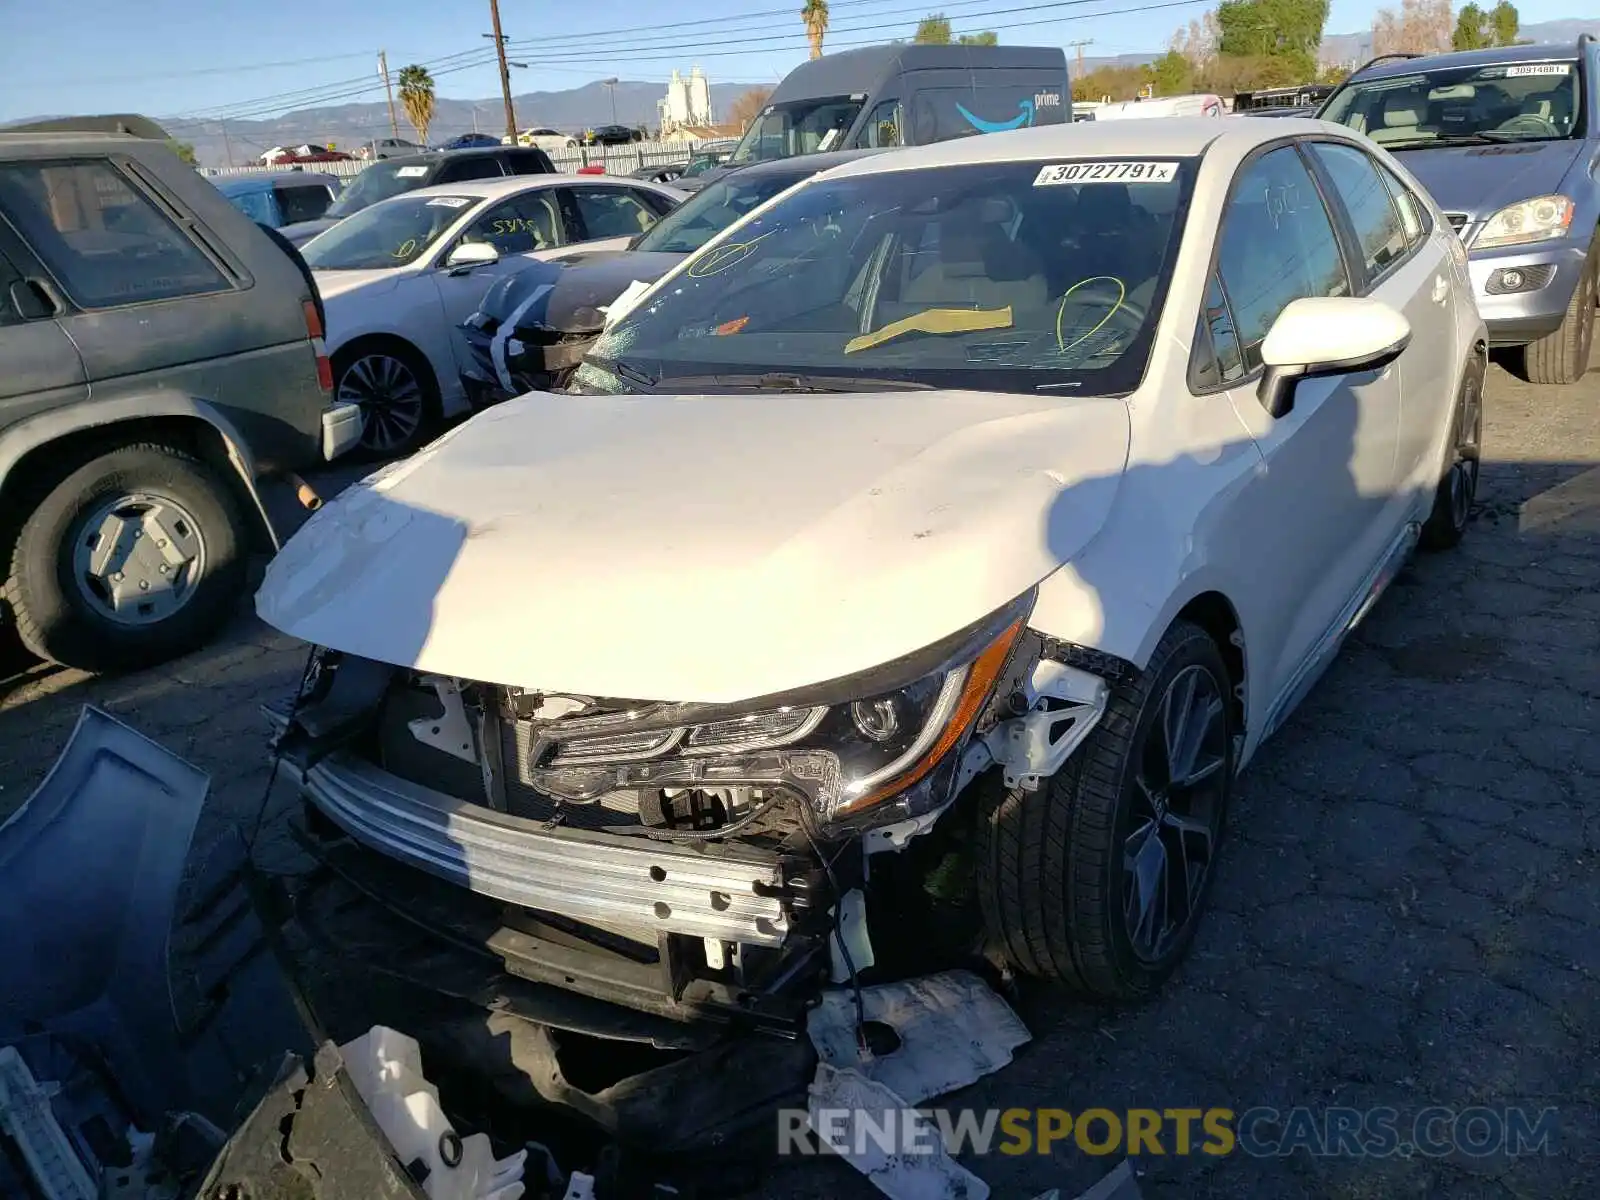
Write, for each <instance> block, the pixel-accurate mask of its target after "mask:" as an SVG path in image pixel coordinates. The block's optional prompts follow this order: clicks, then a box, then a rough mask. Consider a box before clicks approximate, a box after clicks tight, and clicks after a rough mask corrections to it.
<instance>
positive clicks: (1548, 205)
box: [1472, 196, 1573, 250]
mask: <svg viewBox="0 0 1600 1200" xmlns="http://www.w3.org/2000/svg"><path fill="white" fill-rule="evenodd" d="M1572 213H1573V203H1572V201H1571V200H1568V199H1567V198H1566V197H1565V196H1536V197H1534V198H1533V199H1532V200H1521V201H1518V202H1517V203H1516V204H1508V205H1506V206H1505V207H1504V208H1502V209H1501V210H1500V211H1499V212H1497V213H1495V214H1494V216H1492V217H1490V218H1489V219H1488V220H1487V221H1486V222H1484V226H1483V228H1482V229H1480V230H1479V231H1478V236H1477V237H1475V238H1474V239H1473V240H1472V248H1473V249H1474V250H1487V249H1489V248H1491V247H1494V246H1522V245H1526V244H1528V243H1529V242H1545V241H1549V240H1550V239H1551V238H1559V237H1566V236H1567V230H1569V229H1571V228H1572Z"/></svg>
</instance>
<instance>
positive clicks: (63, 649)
mask: <svg viewBox="0 0 1600 1200" xmlns="http://www.w3.org/2000/svg"><path fill="white" fill-rule="evenodd" d="M25 503H26V504H27V505H28V509H27V510H25V511H29V515H28V517H27V520H26V521H25V522H24V524H23V527H22V532H21V534H20V536H19V537H18V539H17V544H16V546H15V548H14V550H13V553H12V558H11V574H10V580H9V582H8V585H7V591H8V593H9V595H10V599H11V606H12V609H13V612H14V614H15V616H16V621H17V632H18V634H19V636H20V637H21V638H22V641H23V644H24V645H26V646H27V647H28V649H29V650H31V651H33V653H35V654H37V655H38V656H39V657H41V658H45V659H50V660H52V661H54V662H58V663H62V664H64V665H66V666H71V667H79V668H82V669H84V670H89V671H111V670H127V669H131V668H136V667H145V666H152V665H154V664H156V663H161V662H166V661H168V660H169V659H172V658H176V657H178V656H179V655H181V654H186V653H188V652H189V651H190V650H194V649H196V648H198V647H199V646H201V645H202V644H204V643H205V641H206V640H207V639H209V638H210V637H211V635H212V634H213V633H214V632H215V631H216V630H217V628H218V627H219V626H220V625H221V624H222V623H223V622H224V621H226V620H227V619H228V617H229V616H231V615H232V613H233V610H234V607H235V605H236V604H237V602H238V599H239V595H240V593H241V592H242V591H243V588H244V583H245V565H246V564H245V558H244V550H243V546H242V542H243V538H242V536H241V531H242V518H241V514H240V509H239V506H238V503H237V502H236V500H235V497H234V493H233V491H232V489H231V488H229V487H228V485H227V484H226V482H224V481H223V480H222V479H221V478H219V477H218V476H217V474H216V473H215V472H214V471H213V470H212V469H211V468H210V467H209V466H208V465H206V464H205V463H203V462H201V461H199V460H198V459H195V458H193V457H191V456H189V455H188V454H185V453H184V452H182V451H180V450H177V449H174V448H173V447H171V446H161V445H143V446H126V447H123V448H122V449H119V450H113V451H111V452H110V453H108V454H104V455H101V456H100V457H98V458H95V459H92V460H91V461H89V462H87V463H85V464H84V465H83V466H80V467H78V468H76V469H75V470H73V471H71V472H69V473H68V474H67V475H65V476H64V477H61V478H58V479H56V480H54V481H51V482H48V483H43V484H41V485H40V486H39V487H38V489H37V490H36V491H35V492H34V493H33V494H32V495H31V496H29V497H28V499H27V500H26V501H25Z"/></svg>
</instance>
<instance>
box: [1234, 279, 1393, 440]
mask: <svg viewBox="0 0 1600 1200" xmlns="http://www.w3.org/2000/svg"><path fill="white" fill-rule="evenodd" d="M1410 341H1411V324H1410V322H1408V321H1407V320H1406V319H1405V317H1404V316H1402V315H1401V314H1400V313H1398V312H1396V311H1395V310H1394V309H1392V308H1390V307H1389V306H1388V305H1387V304H1385V303H1383V302H1382V301H1381V300H1370V299H1358V298H1356V297H1353V296H1326V297H1323V296H1314V297H1308V298H1306V299H1304V300H1296V301H1294V302H1293V303H1291V304H1290V305H1289V306H1288V307H1287V308H1285V309H1284V310H1283V311H1282V312H1281V313H1279V314H1278V319H1277V320H1276V321H1274V322H1273V323H1272V328H1271V329H1269V330H1268V331H1267V337H1266V340H1265V341H1263V342H1262V343H1261V361H1262V364H1263V365H1264V366H1265V367H1266V372H1265V374H1263V375H1262V376H1261V384H1260V386H1259V387H1258V388H1257V389H1256V396H1257V397H1258V398H1259V399H1260V401H1261V407H1262V408H1264V409H1266V410H1267V412H1268V413H1269V414H1270V415H1272V416H1274V417H1281V416H1283V415H1285V414H1286V413H1288V412H1290V411H1291V410H1292V409H1293V408H1294V393H1295V389H1296V388H1297V387H1298V386H1299V384H1300V381H1301V380H1302V379H1312V378H1316V377H1318V376H1326V375H1353V374H1355V373H1356V372H1358V371H1376V370H1379V369H1381V368H1383V367H1386V366H1388V365H1389V364H1390V363H1392V362H1393V361H1394V360H1395V359H1397V358H1399V357H1400V354H1401V352H1402V351H1403V350H1405V348H1406V346H1407V344H1409V343H1410Z"/></svg>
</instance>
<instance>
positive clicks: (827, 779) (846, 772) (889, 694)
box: [527, 591, 1034, 824]
mask: <svg viewBox="0 0 1600 1200" xmlns="http://www.w3.org/2000/svg"><path fill="white" fill-rule="evenodd" d="M1033 600H1034V593H1033V592H1031V591H1030V592H1028V593H1027V594H1026V595H1024V596H1020V597H1018V598H1017V600H1015V601H1013V602H1012V603H1011V604H1008V605H1006V607H1005V608H1003V609H1001V610H1000V611H999V612H996V613H994V614H991V615H990V616H989V617H987V618H985V619H984V620H982V621H979V622H977V623H975V624H974V625H972V626H970V627H968V628H967V629H964V630H962V631H961V632H960V633H958V634H956V635H954V636H952V637H951V638H949V639H946V641H944V642H941V643H939V645H937V646H934V647H930V648H929V649H928V650H926V651H923V652H921V653H918V654H912V655H908V656H907V657H906V658H904V659H901V660H899V661H897V662H895V663H891V664H888V665H886V666H884V667H881V668H878V669H877V670H874V671H869V672H865V673H863V674H861V675H857V676H852V677H850V678H847V679H841V680H836V681H834V682H833V683H829V684H823V685H818V686H816V687H810V688H805V689H802V690H800V691H797V692H794V693H791V694H788V695H785V696H782V697H773V698H772V699H771V700H770V701H761V702H757V703H755V704H752V705H749V706H740V707H738V708H723V707H715V708H708V707H706V706H702V705H682V704H676V705H675V704H656V705H641V706H639V707H637V708H633V709H631V710H629V711H626V712H612V713H609V714H606V715H603V716H599V717H592V718H584V717H579V718H573V719H559V720H554V721H551V722H549V723H548V724H541V726H540V728H539V731H538V734H537V737H538V738H539V740H540V742H541V743H542V748H541V749H539V750H538V751H537V752H536V753H535V754H534V756H533V761H532V762H530V763H529V764H528V767H529V769H528V772H527V782H528V783H530V784H532V785H533V786H534V787H535V788H537V789H539V790H540V791H543V792H546V793H548V794H550V795H554V796H558V797H564V798H568V799H572V800H589V799H594V798H596V797H598V796H601V795H603V794H605V793H608V792H612V791H621V790H626V789H630V788H640V787H647V788H648V787H657V788H662V787H665V788H673V787H689V788H693V787H713V786H728V785H734V784H751V785H779V786H782V787H784V788H787V789H788V790H791V791H793V792H798V793H800V794H802V795H803V796H804V797H805V798H806V801H807V802H808V803H809V804H810V806H811V808H812V810H813V811H814V812H815V814H816V815H817V817H818V818H820V819H821V820H823V821H834V820H845V819H851V820H854V819H856V818H857V817H859V816H861V815H862V814H866V813H871V815H870V816H866V817H864V818H863V819H864V820H866V821H867V823H869V824H873V823H877V822H878V821H880V820H881V821H893V820H899V819H901V818H902V816H904V815H909V814H904V813H900V812H898V811H896V810H897V809H899V808H900V807H902V806H898V805H886V804H884V802H885V801H888V800H891V799H894V798H896V797H902V796H905V795H906V793H908V792H909V791H911V790H912V789H915V788H916V787H917V785H918V784H920V783H922V782H923V781H924V780H927V779H928V778H929V776H930V775H933V774H934V772H935V771H936V770H937V769H938V768H939V767H941V766H942V765H944V764H946V763H947V762H950V761H952V751H954V750H956V749H957V748H958V747H959V746H961V744H962V743H963V742H964V741H965V739H966V737H967V735H968V734H969V733H970V732H971V730H972V727H973V724H974V722H975V721H976V720H977V718H978V716H979V714H980V713H981V712H982V711H983V709H984V706H985V705H986V704H987V703H988V701H989V699H990V697H991V696H992V695H993V693H994V690H995V687H996V685H997V683H998V682H999V681H1000V680H1001V678H1002V677H1003V675H1004V673H1005V669H1006V666H1007V663H1008V662H1009V660H1010V658H1011V653H1012V650H1013V649H1014V647H1015V646H1016V644H1017V641H1018V639H1019V638H1020V637H1021V636H1022V632H1023V630H1024V629H1025V628H1026V626H1027V619H1028V614H1029V612H1030V611H1031V610H1032V607H1033ZM936 778H937V777H936ZM880 806H882V808H881V809H880Z"/></svg>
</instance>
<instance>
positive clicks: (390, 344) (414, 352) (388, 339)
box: [328, 331, 440, 403]
mask: <svg viewBox="0 0 1600 1200" xmlns="http://www.w3.org/2000/svg"><path fill="white" fill-rule="evenodd" d="M372 350H388V351H389V352H390V353H400V354H404V355H405V356H406V357H408V358H410V359H413V360H415V362H416V363H417V365H419V366H422V367H425V368H426V369H427V372H428V382H429V383H431V384H432V386H433V396H434V400H435V403H437V400H438V396H439V392H440V381H439V372H438V370H437V369H436V368H435V367H434V365H433V360H432V359H431V358H429V357H428V352H427V351H426V350H424V349H423V348H422V347H421V346H419V345H417V344H416V343H415V342H413V341H412V340H411V339H410V338H408V337H405V336H404V335H402V334H398V333H390V332H387V331H376V332H373V333H358V334H357V335H356V336H355V337H353V338H351V339H350V340H349V341H347V342H344V343H343V344H342V345H340V347H339V348H338V349H337V350H335V351H333V352H332V353H330V354H329V355H328V357H329V358H330V359H331V360H332V361H333V363H334V370H335V372H337V371H338V370H339V369H340V368H339V364H341V363H346V362H349V361H350V358H351V356H352V355H356V354H362V353H366V352H368V351H372ZM338 387H339V381H338V378H337V375H336V377H335V379H334V390H335V392H337V391H338Z"/></svg>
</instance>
